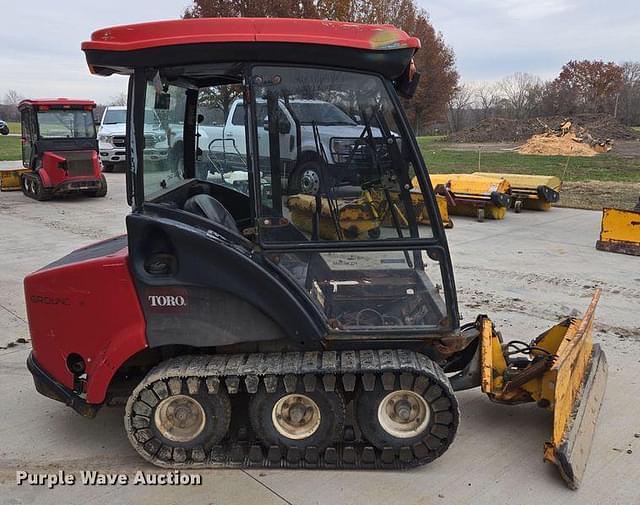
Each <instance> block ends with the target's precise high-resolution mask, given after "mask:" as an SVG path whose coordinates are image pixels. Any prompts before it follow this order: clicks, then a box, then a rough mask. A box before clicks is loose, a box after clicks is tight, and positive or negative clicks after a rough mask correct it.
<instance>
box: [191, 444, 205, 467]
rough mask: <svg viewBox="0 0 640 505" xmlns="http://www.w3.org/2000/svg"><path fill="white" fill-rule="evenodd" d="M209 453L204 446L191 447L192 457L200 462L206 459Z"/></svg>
mask: <svg viewBox="0 0 640 505" xmlns="http://www.w3.org/2000/svg"><path fill="white" fill-rule="evenodd" d="M206 457H207V455H206V454H205V452H204V449H203V448H202V447H194V448H193V449H191V459H192V460H193V461H195V462H196V463H200V462H202V461H204V460H205V459H206Z"/></svg>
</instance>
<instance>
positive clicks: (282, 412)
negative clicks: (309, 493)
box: [249, 384, 345, 451]
mask: <svg viewBox="0 0 640 505" xmlns="http://www.w3.org/2000/svg"><path fill="white" fill-rule="evenodd" d="M249 418H250V420H251V425H252V427H253V430H254V431H255V432H256V434H257V435H258V437H259V438H260V439H261V440H262V442H263V443H264V444H265V445H266V446H267V447H269V446H271V445H278V446H285V447H298V448H300V449H304V448H307V447H316V448H317V449H318V450H320V451H322V450H323V449H325V448H326V447H328V446H329V445H331V444H333V443H334V442H335V441H336V440H340V439H341V437H342V430H343V428H344V418H345V404H344V398H343V397H342V394H341V393H340V392H339V391H324V390H320V389H316V390H315V391H305V390H304V388H302V387H298V389H296V391H295V392H294V393H287V392H286V391H285V389H284V387H283V386H282V384H281V385H280V386H279V388H278V389H277V390H276V392H275V393H267V392H266V391H265V390H264V389H263V388H261V389H260V390H259V391H258V392H257V393H256V394H255V395H253V397H252V398H251V402H250V404H249Z"/></svg>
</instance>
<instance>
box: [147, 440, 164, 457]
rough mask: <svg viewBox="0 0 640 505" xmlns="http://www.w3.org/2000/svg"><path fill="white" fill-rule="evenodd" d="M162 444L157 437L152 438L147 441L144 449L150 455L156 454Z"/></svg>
mask: <svg viewBox="0 0 640 505" xmlns="http://www.w3.org/2000/svg"><path fill="white" fill-rule="evenodd" d="M161 445H162V444H161V443H160V440H158V439H157V438H152V439H151V440H148V441H147V442H145V444H144V446H143V449H144V450H145V451H146V453H147V454H149V455H150V456H155V455H156V453H157V452H158V450H159V449H160V446H161Z"/></svg>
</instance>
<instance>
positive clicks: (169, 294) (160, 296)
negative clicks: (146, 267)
mask: <svg viewBox="0 0 640 505" xmlns="http://www.w3.org/2000/svg"><path fill="white" fill-rule="evenodd" d="M145 303H146V306H147V309H148V310H149V311H151V312H160V313H164V314H181V313H184V312H187V311H188V310H189V293H188V291H187V290H186V289H185V288H176V287H173V286H171V287H169V286H168V287H164V288H147V289H146V290H145Z"/></svg>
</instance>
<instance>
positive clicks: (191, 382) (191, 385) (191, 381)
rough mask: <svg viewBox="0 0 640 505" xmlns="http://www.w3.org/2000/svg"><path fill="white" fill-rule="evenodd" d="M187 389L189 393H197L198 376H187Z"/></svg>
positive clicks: (198, 385)
mask: <svg viewBox="0 0 640 505" xmlns="http://www.w3.org/2000/svg"><path fill="white" fill-rule="evenodd" d="M187 391H189V394H190V395H197V394H198V393H199V392H200V377H189V378H187Z"/></svg>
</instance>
